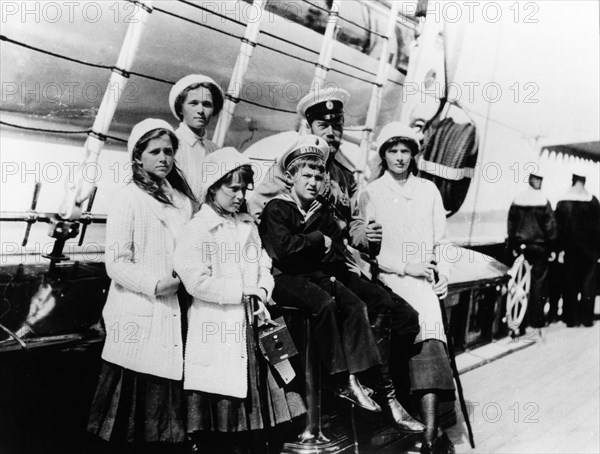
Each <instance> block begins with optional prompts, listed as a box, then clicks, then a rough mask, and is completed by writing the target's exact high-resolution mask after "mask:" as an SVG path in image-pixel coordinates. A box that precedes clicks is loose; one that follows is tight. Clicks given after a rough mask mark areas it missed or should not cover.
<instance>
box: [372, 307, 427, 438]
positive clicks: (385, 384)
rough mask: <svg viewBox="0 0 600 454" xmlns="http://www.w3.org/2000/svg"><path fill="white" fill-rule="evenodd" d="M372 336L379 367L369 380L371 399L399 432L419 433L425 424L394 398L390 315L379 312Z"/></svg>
mask: <svg viewBox="0 0 600 454" xmlns="http://www.w3.org/2000/svg"><path fill="white" fill-rule="evenodd" d="M372 329H373V336H374V337H375V341H376V342H377V346H378V348H379V355H380V357H381V367H380V371H379V373H376V376H375V377H373V380H371V381H370V382H369V384H371V385H372V387H373V391H375V394H374V396H373V399H374V400H375V401H376V402H377V403H378V404H379V405H380V406H381V410H382V411H383V413H384V415H385V416H386V418H387V419H388V421H389V422H390V423H391V424H392V425H393V426H394V427H395V428H396V430H398V431H399V432H406V433H421V432H423V431H424V430H425V426H424V425H423V424H421V423H420V422H419V421H417V420H416V419H414V418H413V417H412V416H411V415H410V414H409V413H408V412H407V411H406V410H405V409H404V408H403V407H402V405H400V403H399V402H398V400H397V399H396V390H395V388H394V384H393V382H392V379H391V376H390V344H391V343H390V338H391V334H392V316H391V315H390V314H379V315H378V316H377V318H376V319H375V323H374V324H373V325H372Z"/></svg>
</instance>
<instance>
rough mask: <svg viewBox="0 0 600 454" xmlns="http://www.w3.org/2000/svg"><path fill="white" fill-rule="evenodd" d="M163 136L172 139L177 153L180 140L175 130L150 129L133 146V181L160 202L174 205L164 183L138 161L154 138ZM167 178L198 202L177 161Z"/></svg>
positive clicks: (193, 201) (174, 186) (175, 187)
mask: <svg viewBox="0 0 600 454" xmlns="http://www.w3.org/2000/svg"><path fill="white" fill-rule="evenodd" d="M163 136H167V137H169V139H171V144H172V145H173V151H174V152H175V153H177V149H178V148H179V140H178V139H177V136H176V135H175V134H174V133H173V132H171V131H169V130H168V129H153V130H152V131H148V132H147V133H146V134H144V135H143V136H142V137H141V138H140V140H138V141H137V143H136V144H135V146H134V147H133V153H132V156H131V160H132V171H133V182H134V183H135V184H136V185H137V186H138V187H139V188H140V189H142V190H143V191H145V192H147V193H148V194H150V195H151V196H152V197H154V198H155V199H156V200H158V201H159V202H162V203H166V204H167V205H173V202H172V201H171V199H170V198H169V197H168V196H167V195H166V194H165V191H164V189H163V187H162V185H160V184H158V181H156V180H155V179H154V178H152V176H151V175H150V174H149V173H148V172H146V171H145V170H144V167H143V166H142V164H140V163H139V162H138V161H137V160H138V159H139V158H140V156H141V155H142V153H143V152H144V150H145V149H146V147H147V146H148V143H149V142H150V141H151V140H152V139H158V138H159V137H163ZM166 179H167V181H168V182H169V183H170V184H171V186H172V187H173V189H176V190H178V191H179V192H181V193H182V194H184V195H185V196H187V197H188V198H189V199H190V200H191V201H192V203H193V204H196V203H197V202H196V198H195V197H194V194H193V193H192V189H191V188H190V185H189V184H188V182H187V181H186V179H185V177H184V176H183V175H182V173H181V171H180V170H179V168H178V167H177V166H176V165H175V162H173V168H172V169H171V171H170V172H169V174H168V175H167V177H166Z"/></svg>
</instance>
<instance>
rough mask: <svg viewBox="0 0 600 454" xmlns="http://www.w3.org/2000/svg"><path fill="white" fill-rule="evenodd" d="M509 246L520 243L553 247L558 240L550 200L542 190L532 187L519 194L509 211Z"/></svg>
mask: <svg viewBox="0 0 600 454" xmlns="http://www.w3.org/2000/svg"><path fill="white" fill-rule="evenodd" d="M507 230H508V240H509V246H510V247H511V248H512V249H514V250H518V248H519V246H520V245H525V246H536V247H542V248H545V249H547V250H550V249H553V248H554V247H555V242H556V237H557V233H556V222H555V220H554V213H553V211H552V207H551V206H550V202H548V200H547V199H546V198H545V197H544V196H543V195H542V193H541V192H540V191H537V190H532V189H531V188H530V189H528V190H527V191H525V192H523V193H522V194H521V195H519V196H518V197H517V198H516V199H515V201H514V202H513V204H512V205H511V206H510V209H509V211H508V229H507Z"/></svg>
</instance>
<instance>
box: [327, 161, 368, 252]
mask: <svg viewBox="0 0 600 454" xmlns="http://www.w3.org/2000/svg"><path fill="white" fill-rule="evenodd" d="M327 173H328V176H329V181H328V184H327V186H326V187H325V191H324V196H325V197H326V199H327V200H328V201H329V203H330V205H331V206H332V207H333V209H332V212H333V215H334V217H335V218H336V220H337V221H338V224H339V225H340V228H341V229H342V230H343V231H344V234H345V235H346V237H347V238H348V239H349V241H350V245H351V246H352V247H354V248H356V249H358V250H359V251H361V252H365V253H368V252H372V251H370V250H369V241H368V240H367V235H366V227H367V223H366V222H365V219H363V218H362V215H361V213H360V210H359V208H358V186H357V184H356V179H355V178H354V173H353V172H352V171H351V170H350V169H348V168H347V167H345V166H344V165H343V164H341V163H340V162H339V161H338V160H336V159H333V160H331V161H330V162H328V164H327Z"/></svg>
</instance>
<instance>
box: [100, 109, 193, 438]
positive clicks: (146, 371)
mask: <svg viewBox="0 0 600 454" xmlns="http://www.w3.org/2000/svg"><path fill="white" fill-rule="evenodd" d="M177 145H178V140H177V137H176V136H175V132H174V131H173V128H171V126H170V125H169V124H168V123H166V122H165V121H163V120H156V119H147V120H144V121H142V122H141V123H138V124H137V125H136V126H135V127H134V128H133V130H132V132H131V135H130V138H129V141H128V144H127V147H128V150H129V153H130V155H131V160H132V171H133V176H132V181H130V182H129V183H128V184H126V185H125V186H124V187H123V188H122V189H120V190H119V192H118V193H117V195H116V196H115V197H114V198H113V200H112V202H111V207H110V210H109V213H108V220H107V226H106V257H105V262H106V270H107V272H108V275H109V277H110V278H111V279H112V283H111V286H110V290H109V293H108V297H107V300H106V305H105V307H104V310H103V313H102V315H103V318H104V323H105V326H106V340H105V343H104V348H103V350H102V359H103V360H104V361H103V364H102V369H101V372H100V378H99V382H98V387H97V390H96V394H95V396H94V401H93V403H92V408H91V412H90V420H89V423H88V431H90V432H92V433H93V434H95V435H97V436H99V437H100V438H102V439H104V440H107V441H117V442H152V443H154V442H166V443H179V442H183V441H185V439H186V433H185V429H184V416H185V414H184V409H183V404H184V402H183V386H182V375H183V342H182V333H181V310H180V306H179V300H178V296H177V291H178V288H179V285H180V281H179V279H178V278H177V277H174V274H173V265H172V255H173V251H174V249H175V243H176V240H177V238H178V237H179V236H180V233H181V231H182V229H183V227H184V225H185V223H186V222H187V221H188V220H189V219H190V218H191V216H192V202H193V201H194V197H193V195H192V192H191V190H190V187H189V186H188V184H187V183H186V181H185V179H184V178H183V176H182V175H181V174H180V173H179V172H178V171H177V169H176V168H175V166H174V156H175V153H176V151H177ZM163 449H164V447H163Z"/></svg>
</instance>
